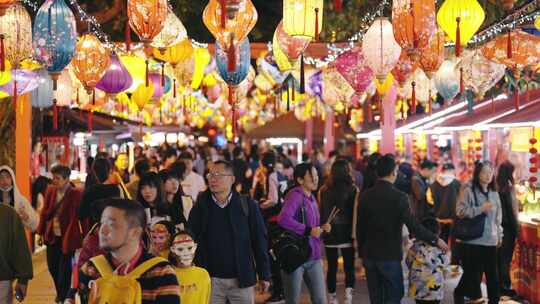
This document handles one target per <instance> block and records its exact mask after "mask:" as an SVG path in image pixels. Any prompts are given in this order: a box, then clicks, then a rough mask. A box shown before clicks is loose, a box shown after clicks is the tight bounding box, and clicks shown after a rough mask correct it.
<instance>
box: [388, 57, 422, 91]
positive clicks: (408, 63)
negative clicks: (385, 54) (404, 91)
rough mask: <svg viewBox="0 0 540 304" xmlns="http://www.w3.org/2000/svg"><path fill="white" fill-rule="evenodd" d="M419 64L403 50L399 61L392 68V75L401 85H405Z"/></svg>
mask: <svg viewBox="0 0 540 304" xmlns="http://www.w3.org/2000/svg"><path fill="white" fill-rule="evenodd" d="M416 68H417V65H416V63H415V62H414V61H412V60H411V59H410V57H409V56H408V55H407V53H405V52H401V55H400V57H399V61H398V63H397V64H396V65H395V66H394V68H393V69H392V75H394V79H395V80H396V81H397V83H398V84H399V85H400V86H403V84H404V83H405V81H407V79H408V78H409V76H411V74H412V73H414V71H415V70H416Z"/></svg>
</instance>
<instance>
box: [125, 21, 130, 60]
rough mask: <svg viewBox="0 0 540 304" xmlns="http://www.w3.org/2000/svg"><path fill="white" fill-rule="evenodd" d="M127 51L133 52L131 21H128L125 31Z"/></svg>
mask: <svg viewBox="0 0 540 304" xmlns="http://www.w3.org/2000/svg"><path fill="white" fill-rule="evenodd" d="M124 35H125V38H124V39H125V43H126V51H127V52H129V51H131V26H130V25H129V19H128V20H126V27H125V29H124Z"/></svg>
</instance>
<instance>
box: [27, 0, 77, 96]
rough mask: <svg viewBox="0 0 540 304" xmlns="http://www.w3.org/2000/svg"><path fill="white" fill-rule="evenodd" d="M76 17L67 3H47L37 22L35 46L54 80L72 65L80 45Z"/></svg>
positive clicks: (38, 14)
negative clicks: (77, 46)
mask: <svg viewBox="0 0 540 304" xmlns="http://www.w3.org/2000/svg"><path fill="white" fill-rule="evenodd" d="M76 40H77V28H76V26H75V16H74V15H73V12H72V11H71V9H70V8H69V7H68V6H67V4H66V3H65V2H64V0H46V1H45V2H44V3H43V4H42V5H41V7H40V8H39V10H38V12H37V14H36V18H35V19H34V37H33V45H34V52H35V56H36V59H37V60H38V61H40V62H42V63H43V65H44V66H45V68H46V69H47V71H49V74H51V78H52V80H53V87H54V88H56V81H57V79H58V76H60V73H61V72H62V70H63V69H64V68H65V67H66V66H67V65H68V64H69V63H70V61H71V58H72V57H73V55H74V53H75V44H76V43H77V41H76Z"/></svg>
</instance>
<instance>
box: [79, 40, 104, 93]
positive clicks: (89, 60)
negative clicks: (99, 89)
mask: <svg viewBox="0 0 540 304" xmlns="http://www.w3.org/2000/svg"><path fill="white" fill-rule="evenodd" d="M109 64H110V57H109V51H108V50H107V49H106V48H105V47H104V46H103V44H101V42H100V41H99V39H98V38H97V37H96V36H94V35H93V34H86V35H84V36H82V37H81V38H80V39H79V41H78V42H77V45H76V46H75V56H74V57H73V60H72V66H73V72H74V73H75V76H77V78H78V79H79V81H80V82H81V83H82V84H83V86H84V88H85V89H86V91H87V92H88V93H90V92H91V91H92V90H93V89H94V88H95V87H96V84H97V83H98V81H99V80H100V79H101V77H102V76H103V74H105V71H106V70H107V68H108V67H109Z"/></svg>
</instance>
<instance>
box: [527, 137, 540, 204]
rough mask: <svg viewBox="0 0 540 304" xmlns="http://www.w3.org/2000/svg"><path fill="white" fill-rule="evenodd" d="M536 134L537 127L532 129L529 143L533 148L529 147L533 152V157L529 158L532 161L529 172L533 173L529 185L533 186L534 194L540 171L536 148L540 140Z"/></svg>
mask: <svg viewBox="0 0 540 304" xmlns="http://www.w3.org/2000/svg"><path fill="white" fill-rule="evenodd" d="M535 135H536V130H535V128H533V129H532V136H533V137H531V139H529V143H530V144H531V148H530V149H529V152H530V153H531V158H530V159H529V162H530V163H531V167H530V168H529V172H530V173H531V176H530V177H529V186H530V187H531V190H532V193H533V196H534V195H535V194H534V193H535V192H536V182H537V181H538V177H537V176H536V174H537V173H538V156H537V155H538V150H537V149H536V147H535V145H536V143H537V142H538V140H537V139H536V138H535V137H534V136H535Z"/></svg>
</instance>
